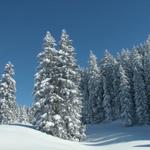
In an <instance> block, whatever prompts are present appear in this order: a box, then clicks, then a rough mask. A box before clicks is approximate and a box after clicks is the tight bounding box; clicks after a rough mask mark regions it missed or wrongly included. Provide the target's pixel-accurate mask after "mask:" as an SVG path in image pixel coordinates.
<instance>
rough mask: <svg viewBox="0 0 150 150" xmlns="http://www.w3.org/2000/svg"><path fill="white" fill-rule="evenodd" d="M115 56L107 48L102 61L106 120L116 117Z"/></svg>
mask: <svg viewBox="0 0 150 150" xmlns="http://www.w3.org/2000/svg"><path fill="white" fill-rule="evenodd" d="M114 62H115V61H114V58H113V56H112V55H111V54H110V53H109V52H108V51H107V50H106V51H105V55H104V58H103V61H102V65H101V67H102V75H103V90H104V94H103V108H104V118H105V120H106V121H112V120H113V119H114V111H113V110H114V88H113V81H114V73H113V72H114Z"/></svg>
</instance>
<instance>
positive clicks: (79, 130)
mask: <svg viewBox="0 0 150 150" xmlns="http://www.w3.org/2000/svg"><path fill="white" fill-rule="evenodd" d="M59 54H60V58H61V60H62V61H61V64H60V70H59V71H60V75H61V76H60V77H59V79H58V80H59V82H58V84H59V96H60V97H61V98H62V99H63V102H62V108H61V111H62V112H61V117H62V118H63V120H64V121H65V126H64V128H65V129H66V131H67V138H68V139H71V140H81V139H82V138H83V137H84V128H83V125H82V122H81V113H82V96H81V91H80V88H79V86H80V81H81V75H80V71H79V67H78V66H77V64H76V59H75V52H74V47H73V46H72V41H71V40H70V39H69V35H68V34H67V33H66V31H65V30H62V35H61V40H60V49H59Z"/></svg>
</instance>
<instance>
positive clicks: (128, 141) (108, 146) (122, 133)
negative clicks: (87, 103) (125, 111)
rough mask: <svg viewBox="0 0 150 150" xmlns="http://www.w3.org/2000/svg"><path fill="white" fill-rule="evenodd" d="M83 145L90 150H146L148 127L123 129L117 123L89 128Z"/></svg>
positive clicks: (148, 135)
mask: <svg viewBox="0 0 150 150" xmlns="http://www.w3.org/2000/svg"><path fill="white" fill-rule="evenodd" d="M85 144H86V145H88V146H90V149H91V150H144V149H146V150H147V149H150V126H136V127H123V126H122V125H121V123H120V122H119V121H116V122H113V123H111V124H108V123H107V124H106V123H105V124H101V125H93V126H89V127H88V130H87V140H86V142H85Z"/></svg>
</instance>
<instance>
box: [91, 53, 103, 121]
mask: <svg viewBox="0 0 150 150" xmlns="http://www.w3.org/2000/svg"><path fill="white" fill-rule="evenodd" d="M88 76H89V77H88V91H89V98H88V101H89V106H90V108H89V110H88V113H89V120H90V123H98V122H101V121H102V120H103V108H102V100H103V96H102V89H103V88H102V86H101V85H102V83H101V76H100V69H99V68H98V65H97V58H96V56H95V55H94V54H93V52H92V51H90V57H89V66H88Z"/></svg>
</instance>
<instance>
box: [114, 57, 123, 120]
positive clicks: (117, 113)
mask: <svg viewBox="0 0 150 150" xmlns="http://www.w3.org/2000/svg"><path fill="white" fill-rule="evenodd" d="M112 63H113V73H112V76H113V81H112V84H113V87H112V89H113V91H114V92H113V101H112V111H113V119H114V120H116V119H119V118H120V110H121V109H120V107H121V104H120V98H119V96H118V93H119V73H118V72H119V62H118V61H117V60H116V59H114V60H113V62H112Z"/></svg>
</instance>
